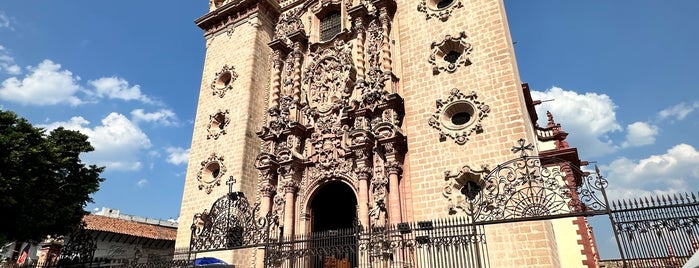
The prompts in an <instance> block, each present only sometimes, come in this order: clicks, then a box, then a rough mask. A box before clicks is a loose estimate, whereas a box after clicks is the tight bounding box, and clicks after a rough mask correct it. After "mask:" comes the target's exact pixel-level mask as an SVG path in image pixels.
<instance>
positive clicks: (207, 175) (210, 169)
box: [202, 162, 221, 183]
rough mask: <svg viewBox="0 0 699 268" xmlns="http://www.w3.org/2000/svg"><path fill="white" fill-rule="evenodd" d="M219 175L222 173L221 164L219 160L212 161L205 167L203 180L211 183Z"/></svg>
mask: <svg viewBox="0 0 699 268" xmlns="http://www.w3.org/2000/svg"><path fill="white" fill-rule="evenodd" d="M219 175H221V165H220V164H219V163H218V162H210V163H208V164H207V165H206V167H205V168H204V176H202V180H203V181H204V182H206V183H211V182H214V181H216V179H218V176H219Z"/></svg>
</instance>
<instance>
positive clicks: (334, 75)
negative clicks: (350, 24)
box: [304, 40, 354, 113]
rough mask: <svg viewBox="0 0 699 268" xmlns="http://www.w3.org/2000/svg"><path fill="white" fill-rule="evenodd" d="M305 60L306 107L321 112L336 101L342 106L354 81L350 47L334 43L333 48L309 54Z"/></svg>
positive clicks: (339, 42)
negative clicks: (306, 65) (306, 64)
mask: <svg viewBox="0 0 699 268" xmlns="http://www.w3.org/2000/svg"><path fill="white" fill-rule="evenodd" d="M309 58H310V64H309V66H308V68H306V72H305V78H304V83H305V84H307V85H308V103H309V105H310V106H311V107H312V108H317V109H318V111H320V112H321V113H325V112H328V111H329V110H330V108H332V106H333V105H335V104H337V103H338V102H339V103H342V104H346V102H347V98H348V97H349V96H350V94H351V93H352V87H351V86H350V85H351V82H352V80H353V78H354V67H353V66H354V64H353V62H352V46H351V44H349V43H345V42H344V41H342V40H338V41H335V44H334V46H333V47H329V48H326V49H323V50H321V51H316V52H311V53H310V57H309Z"/></svg>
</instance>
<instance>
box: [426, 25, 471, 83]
mask: <svg viewBox="0 0 699 268" xmlns="http://www.w3.org/2000/svg"><path fill="white" fill-rule="evenodd" d="M466 37H467V36H466V32H460V33H459V35H458V36H451V35H446V36H444V40H442V41H440V42H432V45H431V49H432V54H430V58H429V59H428V62H429V63H430V64H432V66H433V67H432V73H433V74H439V73H441V72H449V73H453V72H456V69H457V68H459V67H461V66H468V65H471V60H470V59H469V55H470V54H471V51H472V50H473V48H472V46H471V44H470V43H467V42H466Z"/></svg>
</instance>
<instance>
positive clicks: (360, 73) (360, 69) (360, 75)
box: [354, 17, 366, 81]
mask: <svg viewBox="0 0 699 268" xmlns="http://www.w3.org/2000/svg"><path fill="white" fill-rule="evenodd" d="M354 29H355V30H356V31H357V81H363V80H364V70H366V67H365V66H364V62H365V60H364V35H365V33H364V21H363V20H362V18H361V17H358V18H356V19H354Z"/></svg>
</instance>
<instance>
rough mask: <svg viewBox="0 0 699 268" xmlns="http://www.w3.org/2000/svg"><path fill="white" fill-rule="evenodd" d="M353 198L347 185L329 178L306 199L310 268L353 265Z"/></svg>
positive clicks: (354, 250) (355, 262) (354, 251)
mask: <svg viewBox="0 0 699 268" xmlns="http://www.w3.org/2000/svg"><path fill="white" fill-rule="evenodd" d="M356 211H357V197H356V195H355V193H354V191H353V190H352V188H351V187H350V186H348V185H347V184H345V183H343V182H339V181H333V182H328V183H326V184H324V185H321V186H320V187H319V188H318V189H317V190H316V193H315V194H314V195H313V197H312V199H311V202H310V212H311V215H310V216H311V232H312V233H311V236H312V241H313V242H312V244H311V247H312V248H313V249H315V250H317V251H315V252H316V254H315V256H313V258H312V260H311V261H312V262H313V265H312V267H337V268H344V267H347V268H349V267H356V265H357V254H356V247H357V238H356V236H355V235H354V234H355V233H356V230H355V229H354V227H355V226H354V223H355V221H356V217H357V215H356Z"/></svg>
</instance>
